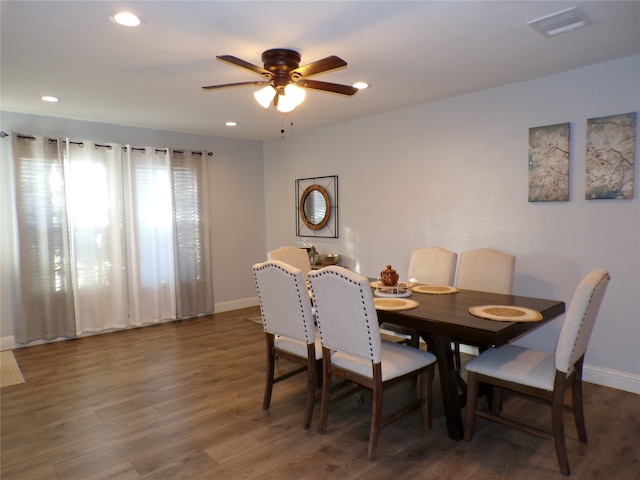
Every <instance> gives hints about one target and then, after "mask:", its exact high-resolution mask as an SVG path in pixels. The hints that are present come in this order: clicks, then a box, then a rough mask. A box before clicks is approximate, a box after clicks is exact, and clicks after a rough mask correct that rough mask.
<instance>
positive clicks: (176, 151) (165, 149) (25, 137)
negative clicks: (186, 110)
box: [0, 130, 213, 157]
mask: <svg viewBox="0 0 640 480" xmlns="http://www.w3.org/2000/svg"><path fill="white" fill-rule="evenodd" d="M8 136H10V135H9V134H8V133H7V132H5V131H4V130H2V131H0V138H4V137H8ZM16 136H17V137H18V138H24V139H26V140H35V139H36V137H33V136H31V135H20V134H17V135H16ZM47 141H48V142H49V143H54V142H55V143H57V142H58V139H57V138H48V139H47ZM62 142H63V143H66V140H63V141H62ZM69 143H71V144H73V145H82V146H84V143H82V142H72V141H69ZM95 148H109V149H111V145H101V144H99V143H96V144H95ZM122 149H123V150H124V151H126V150H127V147H126V146H123V147H122ZM131 150H137V151H139V152H144V151H146V148H144V147H131ZM155 151H156V153H159V152H163V153H168V151H169V149H168V148H156V149H155ZM174 152H175V153H180V154H184V150H174ZM203 154H204V152H201V151H193V152H191V155H203ZM207 156H209V157H212V156H213V152H207Z"/></svg>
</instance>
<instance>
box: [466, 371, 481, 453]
mask: <svg viewBox="0 0 640 480" xmlns="http://www.w3.org/2000/svg"><path fill="white" fill-rule="evenodd" d="M478 390H479V385H478V374H477V373H475V372H469V376H468V378H467V407H466V408H467V414H466V415H467V419H466V420H467V422H466V423H467V424H466V425H465V428H464V439H465V440H466V441H467V442H470V441H471V440H472V439H473V434H474V433H475V428H476V409H477V408H478Z"/></svg>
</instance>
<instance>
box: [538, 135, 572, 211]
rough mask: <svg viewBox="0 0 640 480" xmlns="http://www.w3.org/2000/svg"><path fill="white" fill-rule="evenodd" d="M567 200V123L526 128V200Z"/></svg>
mask: <svg viewBox="0 0 640 480" xmlns="http://www.w3.org/2000/svg"><path fill="white" fill-rule="evenodd" d="M568 200H569V123H560V124H557V125H547V126H545V127H535V128H530V129H529V201H530V202H566V201H568Z"/></svg>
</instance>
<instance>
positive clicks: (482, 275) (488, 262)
mask: <svg viewBox="0 0 640 480" xmlns="http://www.w3.org/2000/svg"><path fill="white" fill-rule="evenodd" d="M515 270H516V257H514V256H513V255H509V254H507V253H504V252H500V251H498V250H494V249H492V248H480V249H478V250H472V251H469V252H462V253H461V254H460V263H459V265H458V276H457V278H456V287H458V288H461V289H463V290H476V291H479V292H490V293H502V294H504V295H511V293H512V292H513V277H514V275H515ZM453 343H454V360H455V366H456V368H457V369H458V370H460V367H461V365H460V363H461V361H460V342H458V341H456V340H455V339H454V342H453Z"/></svg>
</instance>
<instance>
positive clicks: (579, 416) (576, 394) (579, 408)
mask: <svg viewBox="0 0 640 480" xmlns="http://www.w3.org/2000/svg"><path fill="white" fill-rule="evenodd" d="M576 367H577V366H576ZM571 393H572V394H573V418H574V420H575V422H576V430H578V438H579V439H580V441H581V442H582V443H587V426H586V424H585V422H584V406H583V404H582V365H580V369H578V368H576V371H575V374H574V378H573V382H571Z"/></svg>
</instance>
